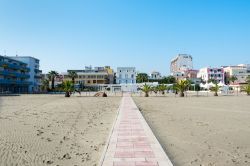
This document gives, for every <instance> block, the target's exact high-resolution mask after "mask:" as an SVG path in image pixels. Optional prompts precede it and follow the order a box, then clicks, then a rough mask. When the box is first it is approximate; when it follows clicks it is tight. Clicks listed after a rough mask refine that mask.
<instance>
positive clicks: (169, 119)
mask: <svg viewBox="0 0 250 166" xmlns="http://www.w3.org/2000/svg"><path fill="white" fill-rule="evenodd" d="M134 100H135V102H136V103H137V105H138V107H139V108H140V110H141V111H142V113H143V115H144V117H145V118H146V120H147V122H148V123H149V125H150V126H151V128H152V130H153V132H154V134H155V135H156V136H157V138H158V139H159V141H160V143H161V144H162V146H163V148H164V149H165V151H166V153H167V154H168V156H169V157H170V160H171V161H172V162H173V164H174V165H175V166H189V165H192V166H237V165H239V166H249V165H250V97H247V96H245V97H243V96H241V97H237V96H235V97H232V96H225V97H222V96H220V97H189V98H179V97H177V98H174V97H149V98H144V97H134Z"/></svg>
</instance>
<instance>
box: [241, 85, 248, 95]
mask: <svg viewBox="0 0 250 166" xmlns="http://www.w3.org/2000/svg"><path fill="white" fill-rule="evenodd" d="M241 91H243V92H246V93H247V95H248V96H250V84H247V85H245V86H242V87H241Z"/></svg>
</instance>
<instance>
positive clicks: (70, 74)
mask: <svg viewBox="0 0 250 166" xmlns="http://www.w3.org/2000/svg"><path fill="white" fill-rule="evenodd" d="M68 76H69V78H71V80H72V83H73V85H75V78H77V77H78V75H77V73H76V72H75V71H69V72H68Z"/></svg>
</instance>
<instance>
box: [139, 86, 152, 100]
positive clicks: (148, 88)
mask: <svg viewBox="0 0 250 166" xmlns="http://www.w3.org/2000/svg"><path fill="white" fill-rule="evenodd" d="M141 90H142V91H143V92H144V93H145V97H149V92H151V91H152V87H151V86H150V85H146V84H145V85H143V87H142V88H141Z"/></svg>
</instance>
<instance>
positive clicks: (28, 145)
mask: <svg viewBox="0 0 250 166" xmlns="http://www.w3.org/2000/svg"><path fill="white" fill-rule="evenodd" d="M120 100H121V97H108V98H94V97H76V96H73V97H71V98H65V97H64V96H63V95H22V96H16V97H0V165H1V166H44V165H53V166H80V165H84V166H96V165H98V162H99V160H100V158H101V155H102V153H103V150H104V147H105V143H106V141H107V138H108V136H109V133H110V130H111V127H112V125H113V122H114V120H115V118H116V114H117V110H118V107H119V104H120Z"/></svg>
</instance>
